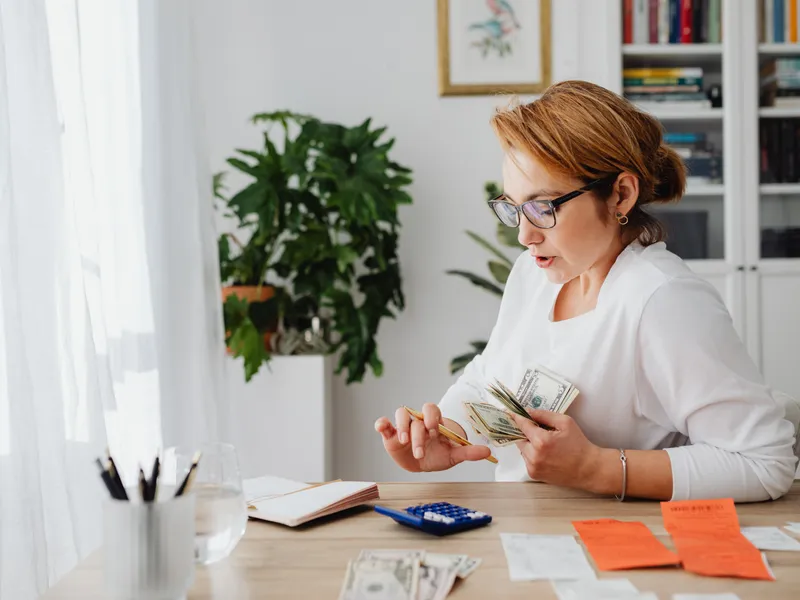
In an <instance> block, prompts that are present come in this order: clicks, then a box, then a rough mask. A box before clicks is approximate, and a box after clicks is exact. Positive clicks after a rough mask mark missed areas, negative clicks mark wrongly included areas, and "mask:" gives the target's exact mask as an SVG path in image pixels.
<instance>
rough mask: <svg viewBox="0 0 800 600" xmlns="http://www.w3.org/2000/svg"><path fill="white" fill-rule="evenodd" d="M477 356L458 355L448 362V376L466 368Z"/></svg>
mask: <svg viewBox="0 0 800 600" xmlns="http://www.w3.org/2000/svg"><path fill="white" fill-rule="evenodd" d="M476 355H477V352H467V353H465V354H460V355H458V356H456V357H455V358H454V359H452V360H451V361H450V374H451V375H455V374H456V373H458V372H459V371H461V370H462V369H463V368H464V367H466V366H467V365H468V364H469V363H470V362H471V361H472V359H473V358H475V356H476Z"/></svg>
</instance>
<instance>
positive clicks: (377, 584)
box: [339, 549, 481, 600]
mask: <svg viewBox="0 0 800 600" xmlns="http://www.w3.org/2000/svg"><path fill="white" fill-rule="evenodd" d="M480 563H481V559H480V558H475V557H470V556H468V555H466V554H439V553H433V552H426V551H425V550H421V549H420V550H414V549H377V550H362V551H361V553H360V554H359V555H358V557H357V558H356V559H355V560H351V561H349V562H348V563H347V572H346V574H345V578H344V582H343V584H342V588H341V591H340V594H339V599H340V600H374V599H375V598H382V599H391V600H443V599H444V598H446V597H447V595H448V594H449V593H450V591H451V590H452V588H453V585H454V584H455V582H456V580H457V579H466V578H467V577H468V576H469V575H470V573H472V572H473V571H474V570H475V569H476V568H477V567H478V565H480Z"/></svg>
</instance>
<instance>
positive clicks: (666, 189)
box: [653, 142, 686, 202]
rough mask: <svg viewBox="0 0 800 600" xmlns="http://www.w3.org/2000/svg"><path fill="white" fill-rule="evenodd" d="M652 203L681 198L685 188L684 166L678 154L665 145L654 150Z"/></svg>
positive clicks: (660, 145) (662, 144)
mask: <svg viewBox="0 0 800 600" xmlns="http://www.w3.org/2000/svg"><path fill="white" fill-rule="evenodd" d="M655 162H656V170H655V176H656V177H655V179H656V182H655V195H654V197H653V201H654V202H670V201H671V200H675V199H676V198H680V197H681V196H683V192H684V188H685V187H686V165H685V164H684V162H683V160H682V159H681V157H680V156H678V153H677V152H675V150H673V149H672V148H670V147H669V146H667V145H666V144H665V143H663V142H662V143H661V144H659V146H658V149H657V150H656V160H655Z"/></svg>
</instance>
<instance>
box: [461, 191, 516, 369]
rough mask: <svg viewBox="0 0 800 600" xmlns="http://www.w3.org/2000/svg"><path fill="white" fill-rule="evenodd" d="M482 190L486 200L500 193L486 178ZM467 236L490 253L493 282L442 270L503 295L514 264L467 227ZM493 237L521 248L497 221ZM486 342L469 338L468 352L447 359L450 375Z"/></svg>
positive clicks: (482, 347) (471, 274) (474, 354)
mask: <svg viewBox="0 0 800 600" xmlns="http://www.w3.org/2000/svg"><path fill="white" fill-rule="evenodd" d="M484 191H485V192H486V199H487V200H490V199H492V198H494V197H496V196H497V195H498V194H500V187H499V186H498V185H497V183H495V182H493V181H489V182H487V183H486V184H485V186H484ZM467 235H468V236H469V237H470V238H472V240H473V241H475V242H476V243H477V244H479V245H480V246H482V247H483V248H485V249H486V250H488V251H489V252H490V253H491V254H492V257H493V258H491V259H490V260H489V262H488V264H487V266H488V269H489V275H490V276H491V277H492V279H493V280H494V281H491V280H489V279H487V278H486V277H483V276H481V275H475V274H474V273H470V272H469V271H463V270H459V269H450V270H448V271H446V273H447V274H448V275H456V276H458V277H463V278H465V279H467V280H468V281H470V282H471V283H472V284H474V285H476V286H478V287H479V288H481V289H484V290H486V291H488V292H490V293H492V294H494V295H496V296H498V297H501V296H502V295H503V289H504V288H505V284H506V280H507V279H508V275H509V273H510V272H511V267H512V266H513V264H514V262H513V259H511V258H509V257H508V256H507V255H506V254H505V253H504V252H503V251H502V250H500V249H499V248H498V247H497V246H494V245H493V244H491V243H490V242H489V241H487V240H486V239H485V238H483V237H481V236H480V235H478V234H477V233H475V232H474V231H469V230H468V231H467ZM496 236H497V241H498V243H499V244H501V245H503V246H506V247H509V248H515V249H516V250H517V251H521V250H523V249H524V246H522V245H521V244H520V243H519V241H518V240H517V230H516V229H514V228H512V227H506V226H505V225H503V224H502V223H500V222H499V221H498V222H497V234H496ZM486 343H487V342H486V340H474V341H471V342H470V345H471V346H472V349H471V350H470V351H468V352H465V353H464V354H460V355H458V356H456V357H454V358H453V359H452V360H451V361H450V374H451V375H452V374H455V373H458V372H459V371H460V370H461V369H463V368H464V367H466V366H467V364H469V362H470V361H471V360H472V359H473V358H475V356H476V355H477V354H480V353H481V352H483V350H484V348H486Z"/></svg>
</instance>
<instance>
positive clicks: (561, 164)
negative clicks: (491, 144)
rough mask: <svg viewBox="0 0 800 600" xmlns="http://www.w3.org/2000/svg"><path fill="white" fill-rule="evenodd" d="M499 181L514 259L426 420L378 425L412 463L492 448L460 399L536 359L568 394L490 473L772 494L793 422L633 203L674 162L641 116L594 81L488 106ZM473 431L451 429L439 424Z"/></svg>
mask: <svg viewBox="0 0 800 600" xmlns="http://www.w3.org/2000/svg"><path fill="white" fill-rule="evenodd" d="M492 126H493V128H494V131H495V133H496V134H497V136H498V138H499V140H500V143H501V145H502V147H503V149H504V150H505V160H504V163H503V185H504V194H503V195H502V196H501V197H499V198H497V199H495V200H494V201H493V202H491V203H490V204H491V205H492V207H493V209H494V210H495V213H496V214H497V216H498V218H500V220H501V221H502V222H503V223H505V224H506V225H509V226H517V227H519V241H520V243H521V244H522V245H523V246H525V247H527V248H528V250H529V251H527V252H524V253H522V254H521V255H520V256H519V257H518V258H517V260H516V261H515V263H514V266H513V268H512V270H511V274H510V276H509V278H508V281H507V283H506V288H505V292H504V295H503V299H502V301H501V306H500V311H499V315H498V318H497V322H496V324H495V326H494V328H493V330H492V333H491V336H490V338H489V341H488V344H487V346H486V349H485V350H484V352H483V353H482V354H481V355H479V356H477V357H475V359H474V360H473V361H472V362H471V363H470V364H469V365H468V366H467V368H466V369H465V370H464V372H463V374H462V375H461V376H460V377H459V379H458V380H457V381H456V383H455V384H454V385H453V386H452V387H451V388H450V389H449V390H448V391H447V392H446V394H445V396H444V397H443V398H442V400H441V401H440V402H439V404H438V406H437V405H434V404H425V405H424V406H423V408H422V412H423V414H424V422H423V421H413V422H412V421H411V419H410V417H409V415H408V414H407V413H406V412H405V411H404V410H402V409H399V410H398V411H397V413H396V415H395V424H394V425H393V424H392V423H391V422H390V421H389V419H387V418H385V417H382V418H380V419H378V421H377V422H376V424H375V428H376V430H377V431H378V432H379V433H380V434H381V436H382V438H383V444H384V447H385V449H386V451H387V452H388V453H389V455H390V456H391V457H392V458H393V459H394V460H395V462H396V463H397V464H398V465H400V466H401V467H403V468H404V469H406V470H408V471H412V472H418V471H437V470H443V469H447V468H450V467H452V466H454V465H456V464H458V463H460V462H462V461H464V460H481V459H484V458H486V457H487V456H489V454H490V450H489V448H488V447H486V446H485V445H481V442H482V441H484V442H485V439H483V438H482V437H481V436H480V435H479V434H477V432H476V431H475V430H474V429H473V428H472V427H471V426H470V425H469V424H468V421H467V419H466V418H465V417H466V416H465V412H464V409H463V405H462V402H463V401H482V402H493V403H495V404H496V405H498V406H500V405H499V403H497V402H496V401H494V400H493V399H491V396H489V395H488V394H486V392H485V386H486V384H487V383H489V382H491V381H492V380H494V379H498V380H500V381H501V382H503V383H504V384H506V385H507V386H508V387H509V388H511V389H512V390H513V389H516V387H517V385H518V384H519V382H520V380H521V378H522V376H523V374H524V373H525V371H526V369H529V368H532V367H534V366H536V365H543V366H545V367H546V368H548V369H550V370H551V371H554V372H555V373H557V374H559V375H561V376H562V377H563V378H565V379H567V380H568V381H570V382H571V383H572V384H574V385H575V386H576V387H577V388H578V390H580V394H579V396H578V398H577V399H576V400H575V401H574V402H573V404H572V405H571V406H570V408H569V410H568V411H567V414H556V413H553V412H550V411H542V410H532V411H530V414H531V416H532V417H533V419H534V420H535V421H538V422H539V423H542V424H544V425H547V426H550V427H552V428H553V429H552V430H547V429H545V428H539V427H537V426H536V425H535V424H534V423H533V422H531V421H529V420H527V419H525V418H521V417H517V416H514V419H515V421H516V424H517V426H518V427H519V428H520V429H521V430H522V431H523V433H524V434H525V436H526V438H527V439H526V440H525V441H521V442H518V443H517V444H512V445H509V446H504V447H500V448H496V449H495V456H496V458H497V459H498V461H499V463H498V466H497V470H496V479H497V480H498V481H529V480H536V481H543V482H548V483H553V484H556V485H565V486H571V487H576V488H582V489H585V490H589V491H591V492H595V493H597V494H607V495H615V496H616V497H617V498H619V499H622V498H625V497H631V496H634V497H639V498H652V499H660V500H670V499H674V500H679V499H688V498H711V497H732V498H734V500H736V501H738V502H746V501H758V500H766V499H769V498H773V499H774V498H778V497H780V496H781V495H783V494H784V493H786V491H787V490H788V489H789V487H790V486H791V483H792V480H793V478H794V474H795V464H796V457H795V456H794V454H793V448H792V446H793V444H794V438H795V427H796V424H793V423H792V422H791V421H790V420H789V419H788V418H787V417H786V409H785V407H784V405H783V404H782V403H781V402H779V401H778V400H777V399H776V398H775V397H774V396H773V394H772V393H771V390H770V388H769V387H768V386H767V385H765V384H764V382H763V380H762V378H761V376H760V374H759V372H758V370H757V368H756V366H755V365H754V364H753V361H752V360H751V359H750V357H749V356H748V354H747V352H746V350H745V348H744V346H743V344H742V342H741V341H740V339H739V337H738V335H737V333H736V331H735V330H734V327H733V325H732V322H731V319H730V316H729V314H728V312H727V310H726V308H725V305H724V304H723V302H722V300H721V298H720V297H719V295H718V294H717V292H716V290H715V289H714V288H713V287H712V286H711V285H710V284H709V283H707V282H706V281H705V280H703V279H701V278H700V277H698V276H696V275H694V274H693V272H692V271H691V270H690V269H689V268H688V267H687V266H686V265H685V263H684V262H683V261H682V260H681V259H680V258H678V257H677V256H676V255H674V254H672V253H671V252H669V251H668V250H667V249H666V246H665V244H664V243H663V241H662V239H663V238H664V232H663V230H662V227H661V226H660V224H659V223H658V222H657V221H656V220H655V219H654V218H653V217H652V216H650V214H649V213H648V212H646V211H645V210H644V209H645V207H646V206H647V205H654V204H662V203H665V202H670V201H673V200H677V199H679V198H680V197H681V195H682V194H683V191H684V187H685V173H684V167H683V163H682V162H681V160H680V158H679V157H678V155H677V154H676V153H675V151H674V150H672V149H670V148H669V147H668V146H666V145H665V144H664V143H663V141H662V135H661V128H660V126H659V123H658V121H656V120H655V119H654V118H652V117H650V116H648V115H646V114H644V113H642V112H640V111H638V110H637V109H636V108H635V107H634V106H633V105H631V104H630V103H629V102H627V101H626V100H624V99H623V98H621V97H619V96H617V95H615V94H613V93H611V92H609V91H608V90H606V89H603V88H601V87H598V86H596V85H593V84H590V83H586V82H579V81H567V82H563V83H559V84H557V85H553V86H552V87H550V88H549V89H548V90H547V91H546V92H545V93H544V94H543V95H542V97H541V98H540V99H538V100H536V101H534V102H532V103H530V104H527V105H523V106H517V107H513V108H510V109H508V110H505V111H498V114H496V115H495V116H494V118H493V119H492ZM440 423H441V424H443V425H444V426H446V427H448V428H450V429H452V430H454V431H455V432H457V433H458V434H460V435H462V436H464V437H466V438H467V439H469V440H470V441H471V442H472V443H473V444H476V445H474V446H466V447H460V446H455V445H453V444H451V443H450V442H449V441H448V440H446V439H445V438H444V437H442V436H441V435H440V434H438V432H437V425H438V424H440Z"/></svg>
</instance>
